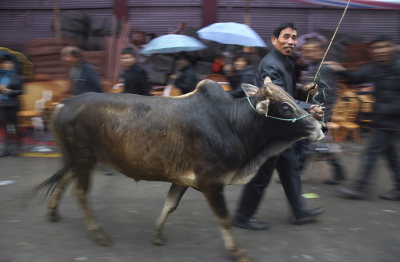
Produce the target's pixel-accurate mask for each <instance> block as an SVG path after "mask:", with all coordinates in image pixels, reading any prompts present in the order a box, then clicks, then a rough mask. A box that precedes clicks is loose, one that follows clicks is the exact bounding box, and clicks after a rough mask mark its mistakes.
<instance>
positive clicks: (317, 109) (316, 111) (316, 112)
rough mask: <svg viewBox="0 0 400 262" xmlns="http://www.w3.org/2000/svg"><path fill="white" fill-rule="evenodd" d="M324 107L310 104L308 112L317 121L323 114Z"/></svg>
mask: <svg viewBox="0 0 400 262" xmlns="http://www.w3.org/2000/svg"><path fill="white" fill-rule="evenodd" d="M324 111H325V107H322V106H320V105H311V106H310V113H311V114H313V117H314V118H315V119H317V120H318V121H321V120H322V118H323V116H324Z"/></svg>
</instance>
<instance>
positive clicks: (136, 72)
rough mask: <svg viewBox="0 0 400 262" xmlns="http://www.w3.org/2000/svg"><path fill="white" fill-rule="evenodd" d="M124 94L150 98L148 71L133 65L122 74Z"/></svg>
mask: <svg viewBox="0 0 400 262" xmlns="http://www.w3.org/2000/svg"><path fill="white" fill-rule="evenodd" d="M122 77H123V78H124V87H125V88H124V93H130V94H137V95H144V96H148V95H149V94H150V88H149V84H148V82H147V76H146V71H145V70H144V69H143V68H142V67H140V66H139V65H137V64H134V65H132V66H131V67H130V68H129V69H127V70H125V71H124V72H123V74H122Z"/></svg>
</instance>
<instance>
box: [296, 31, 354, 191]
mask: <svg viewBox="0 0 400 262" xmlns="http://www.w3.org/2000/svg"><path fill="white" fill-rule="evenodd" d="M324 53H325V45H324V43H323V42H321V41H320V40H318V39H314V38H310V39H308V40H307V41H306V42H305V43H304V45H303V46H302V47H301V54H302V56H303V57H304V58H305V59H306V60H307V61H308V62H309V64H308V68H307V79H306V82H312V81H314V77H315V74H316V73H317V71H318V68H319V66H320V64H321V60H322V57H323V56H324ZM316 82H317V83H318V94H317V95H316V96H315V97H313V98H312V99H313V100H315V101H316V102H318V103H323V104H324V106H325V111H324V121H325V122H329V121H330V119H331V115H332V108H333V105H334V103H335V100H336V89H337V87H336V74H335V72H334V71H333V69H331V68H330V67H329V66H327V65H322V66H321V68H320V71H319V75H318V76H317V79H316ZM306 145H308V141H307V142H306ZM301 161H303V163H299V164H300V168H299V169H300V171H302V169H303V167H304V165H305V162H306V161H307V156H306V154H304V157H303V159H302V160H301ZM329 163H330V164H331V166H332V167H333V176H332V177H331V178H328V179H326V180H325V181H324V183H325V184H329V185H336V184H339V183H341V182H342V181H343V180H345V179H346V175H345V169H344V167H343V164H342V161H341V159H340V158H339V156H338V155H332V157H330V158H329Z"/></svg>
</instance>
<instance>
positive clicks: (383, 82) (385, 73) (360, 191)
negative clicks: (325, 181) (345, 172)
mask: <svg viewBox="0 0 400 262" xmlns="http://www.w3.org/2000/svg"><path fill="white" fill-rule="evenodd" d="M370 51H371V54H372V58H373V62H371V63H369V64H367V65H366V66H363V67H361V68H360V69H359V70H354V71H352V70H346V69H345V68H344V67H343V66H341V65H340V64H338V63H335V62H327V64H328V65H329V66H330V67H331V68H332V69H333V70H335V71H336V72H337V74H338V75H339V76H341V77H343V78H345V79H347V80H350V81H351V82H352V83H355V84H357V83H363V82H364V83H365V82H372V83H374V85H375V89H374V91H373V95H374V97H375V103H374V105H373V113H372V114H373V115H372V126H373V128H374V129H375V132H374V133H372V134H371V137H370V141H369V144H368V145H367V148H366V150H365V153H364V155H363V156H362V157H361V161H360V162H361V163H360V167H359V170H358V172H357V180H356V182H355V183H354V185H353V186H352V187H348V188H342V189H341V193H342V194H343V197H344V198H351V199H366V198H367V195H368V193H369V191H370V180H371V176H372V174H373V172H374V167H375V166H376V163H377V160H378V158H379V156H380V155H382V154H384V155H385V156H386V158H387V160H388V162H389V167H390V169H391V171H392V173H393V180H394V186H393V189H392V190H391V191H388V192H387V193H382V194H380V195H379V196H380V198H382V199H386V200H400V159H399V155H400V135H399V131H400V103H399V101H400V59H399V57H398V56H396V52H397V50H396V46H395V44H394V42H393V40H392V38H391V37H389V36H386V35H382V36H379V37H377V38H375V39H374V40H373V41H372V42H371V44H370Z"/></svg>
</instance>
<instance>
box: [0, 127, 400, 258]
mask: <svg viewBox="0 0 400 262" xmlns="http://www.w3.org/2000/svg"><path fill="white" fill-rule="evenodd" d="M364 136H368V135H364ZM363 144H365V137H364V138H363V139H362V143H360V144H356V143H353V142H351V141H347V142H346V143H344V144H343V150H344V152H343V159H344V162H345V167H346V170H347V171H348V173H349V176H350V177H352V178H354V174H355V171H356V169H357V167H358V163H359V153H360V152H363V150H364V147H363ZM30 147H32V146H30ZM27 150H29V148H27ZM53 156H54V155H53ZM60 167H61V159H60V158H57V157H23V156H19V157H7V158H0V262H69V261H88V262H128V261H129V262H131V261H135V262H142V261H143V262H147V261H149V262H153V261H154V262H159V261H165V262H172V261H185V262H186V261H221V262H224V261H231V260H230V258H229V256H228V253H227V251H226V250H225V248H224V246H223V241H222V238H221V235H220V233H219V230H218V225H217V221H216V218H215V216H214V215H213V214H212V213H211V210H210V208H209V207H208V205H207V203H206V200H205V198H204V197H203V196H202V194H201V193H199V192H197V191H195V190H193V189H189V190H188V191H187V193H186V194H185V195H184V197H183V199H182V201H181V203H180V205H179V207H178V209H177V211H175V212H174V213H172V214H171V215H170V216H169V217H168V219H167V222H166V225H165V228H164V233H165V237H166V238H167V242H166V245H164V246H154V245H153V244H152V243H151V240H152V237H153V233H154V224H155V222H156V219H157V217H158V215H159V213H160V211H161V207H162V205H163V202H164V198H165V196H166V194H167V192H168V189H169V184H167V183H161V182H146V181H140V182H138V183H136V182H135V181H134V180H132V179H129V178H127V177H125V176H123V175H121V174H118V173H116V172H114V175H112V176H108V175H105V174H106V173H107V171H106V170H105V169H104V168H101V167H99V168H97V169H96V170H95V172H94V176H93V184H92V185H93V186H92V190H91V193H90V199H91V202H92V206H93V209H94V212H95V214H96V217H97V218H98V220H99V223H100V225H101V226H102V228H103V230H104V231H105V232H106V233H107V234H108V235H109V236H110V237H111V238H112V239H113V241H114V244H113V245H112V246H109V247H99V246H96V245H95V244H94V243H93V242H91V240H90V239H89V237H88V236H87V233H86V231H85V225H84V221H83V217H82V212H81V210H80V209H79V207H78V203H77V201H76V199H75V197H74V195H73V194H72V192H71V190H70V189H69V190H68V191H67V192H66V194H65V196H64V198H63V199H62V202H61V205H60V214H61V216H62V219H61V221H59V222H58V223H50V222H48V221H47V220H46V217H45V213H46V205H47V201H48V200H47V199H44V198H41V197H40V195H36V196H32V194H31V191H32V189H33V187H34V186H35V185H37V184H39V183H40V182H41V181H43V180H44V179H46V178H48V177H49V176H50V175H52V174H53V173H54V172H55V171H57V170H58V169H59V168H60ZM330 174H331V170H330V166H329V165H328V163H327V162H326V161H315V160H314V161H311V162H310V163H309V164H308V165H307V167H306V172H305V175H304V176H303V179H304V182H303V192H304V193H314V194H316V196H317V198H310V199H307V200H306V202H307V203H308V205H309V206H311V207H316V206H324V207H326V208H327V211H326V213H325V214H324V215H323V216H321V218H320V219H318V221H316V222H314V223H310V224H306V225H302V226H295V225H292V224H290V223H289V219H290V211H289V208H288V205H287V201H286V198H285V195H284V193H283V190H282V186H281V185H280V184H278V183H276V182H272V183H271V185H270V187H269V188H268V191H267V193H266V195H265V197H264V200H263V202H262V204H261V206H260V208H259V211H258V212H257V218H259V219H260V220H263V221H267V222H268V223H269V224H270V228H269V229H268V230H267V231H259V232H253V231H248V230H244V229H238V228H233V233H234V235H235V237H236V239H237V242H238V243H239V245H240V246H241V247H242V248H244V249H245V250H246V251H247V253H248V254H249V256H250V257H251V259H252V261H258V262H261V261H269V262H292V261H293V262H297V261H299V262H300V261H318V262H319V261H321V262H338V261H344V262H397V261H400V258H399V257H400V248H399V247H400V201H397V202H392V201H387V200H381V199H379V198H378V197H377V194H378V193H379V192H383V191H386V190H388V189H391V180H390V179H391V177H390V172H389V170H388V167H387V163H386V161H384V160H380V162H379V164H378V167H377V168H376V172H375V178H374V188H373V191H372V192H371V196H370V200H368V201H357V200H345V199H341V198H339V197H338V193H337V188H338V187H339V186H329V185H324V184H323V183H322V181H323V180H324V179H325V178H328V177H329V176H330ZM241 188H242V186H227V187H226V188H225V196H226V200H227V203H228V205H229V209H230V211H231V213H232V212H233V210H234V208H235V205H236V203H237V200H238V198H239V195H240V191H241Z"/></svg>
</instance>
